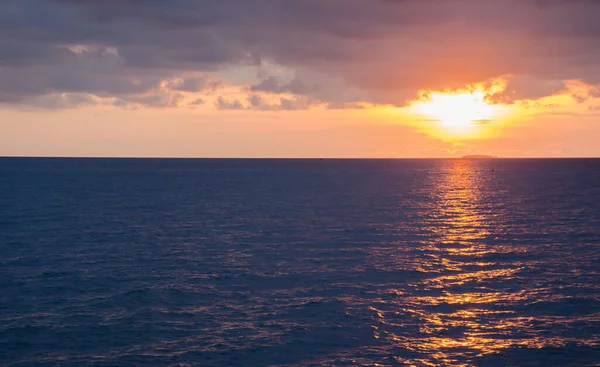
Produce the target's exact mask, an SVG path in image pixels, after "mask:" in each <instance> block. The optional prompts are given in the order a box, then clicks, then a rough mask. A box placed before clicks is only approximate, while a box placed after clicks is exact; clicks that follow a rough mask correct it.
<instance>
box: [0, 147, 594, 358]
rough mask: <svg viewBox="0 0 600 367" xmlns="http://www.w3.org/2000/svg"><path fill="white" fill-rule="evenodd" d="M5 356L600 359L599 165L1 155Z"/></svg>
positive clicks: (0, 350) (1, 344) (0, 343)
mask: <svg viewBox="0 0 600 367" xmlns="http://www.w3.org/2000/svg"><path fill="white" fill-rule="evenodd" d="M0 365H2V366H11V367H12V366H600V160H596V159H517V160H511V159H489V160H476V159H439V160H435V159H434V160H426V159H423V160H402V159H399V160H334V159H332V160H329V159H325V160H253V159H248V160H243V159H240V160H235V159H233V160H229V159H51V158H47V159H43V158H2V159H0Z"/></svg>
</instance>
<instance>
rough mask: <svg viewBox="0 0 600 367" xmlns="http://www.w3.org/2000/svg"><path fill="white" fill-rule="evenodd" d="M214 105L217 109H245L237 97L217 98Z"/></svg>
mask: <svg viewBox="0 0 600 367" xmlns="http://www.w3.org/2000/svg"><path fill="white" fill-rule="evenodd" d="M215 106H216V107H217V109H219V110H245V109H246V107H244V105H242V102H240V101H239V100H237V99H233V100H228V99H225V98H223V97H219V98H217V101H216V102H215Z"/></svg>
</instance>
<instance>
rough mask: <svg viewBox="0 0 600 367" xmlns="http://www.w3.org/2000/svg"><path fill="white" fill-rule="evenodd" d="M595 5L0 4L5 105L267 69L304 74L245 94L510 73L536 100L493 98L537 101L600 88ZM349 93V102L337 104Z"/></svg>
mask: <svg viewBox="0 0 600 367" xmlns="http://www.w3.org/2000/svg"><path fill="white" fill-rule="evenodd" d="M599 3H600V2H598V1H584V0H579V1H577V0H576V1H572V0H569V1H567V0H563V1H559V0H555V1H552V0H549V1H535V0H531V1H527V0H489V1H479V0H449V1H417V0H387V1H383V0H380V1H374V0H328V1H322V0H302V1H296V0H253V1H247V0H221V1H201V0H197V1H194V0H3V2H2V11H0V101H4V102H10V103H20V102H22V101H25V100H28V99H32V98H35V97H38V96H43V95H50V94H57V93H58V94H60V93H78V94H90V95H94V96H100V97H113V98H120V99H124V100H132V99H135V98H138V99H139V100H140V101H142V102H143V101H144V98H146V99H148V98H150V97H148V96H147V95H148V93H150V92H151V91H157V90H161V89H160V88H159V86H160V85H162V84H161V83H164V82H165V81H172V84H170V85H169V88H171V91H172V92H173V93H176V92H198V91H203V90H211V89H215V88H217V87H218V82H216V81H214V80H213V79H211V78H209V77H207V76H206V77H205V76H202V77H197V76H195V77H189V79H186V78H185V77H186V76H187V75H191V74H195V75H197V74H198V73H203V75H207V74H210V73H212V72H217V71H223V70H227V69H228V68H231V67H235V66H238V65H256V66H257V67H259V65H260V64H261V62H262V61H264V60H270V61H271V62H273V63H275V64H278V65H283V66H285V67H287V68H290V69H292V70H296V71H297V73H296V75H295V77H294V78H292V79H282V78H278V77H277V76H272V75H271V76H266V77H264V78H261V79H260V81H259V82H258V83H256V84H254V85H252V86H249V87H248V88H249V90H250V92H264V93H272V94H294V95H297V96H305V97H311V98H314V99H316V100H320V101H323V102H325V103H331V105H332V106H344V105H345V104H348V105H352V104H353V103H354V104H355V103H358V102H360V101H361V100H363V101H367V102H375V103H396V104H403V103H404V96H406V95H410V94H411V93H413V94H414V92H415V91H416V90H417V89H421V88H432V89H440V88H445V87H460V86H464V84H465V83H470V82H479V81H483V80H487V79H489V78H493V77H498V76H500V75H505V74H510V75H515V76H518V77H522V78H531V79H535V80H536V81H539V83H538V86H540V85H541V86H542V87H539V88H534V89H535V90H531V87H530V86H528V85H527V86H525V85H517V84H515V88H514V89H513V92H511V93H512V94H510V95H504V96H498V98H507V99H511V100H515V99H518V98H521V96H523V98H524V97H526V96H532V95H536V96H537V95H538V92H540V91H542V90H546V89H544V88H545V87H544V85H545V83H560V82H561V81H562V80H566V79H580V80H583V81H585V82H588V83H593V84H597V83H600V62H599V60H600V22H598V21H597V14H598V13H599V11H600V5H599ZM74 46H77V47H79V48H77V47H74ZM82 46H85V47H82ZM311 75H312V76H313V78H311V77H310V76H311ZM315 75H321V76H323V77H322V78H314V76H315ZM173 80H180V81H179V82H174V81H173ZM181 80H183V81H181ZM330 82H332V83H333V84H332V85H330V84H329V83H330ZM215 83H216V84H215ZM333 85H335V87H334V86H333ZM163 87H164V86H163ZM163 87H161V88H163ZM527 88H529V90H525V89H527ZM345 89H352V90H353V93H352V96H344V97H343V98H338V97H336V96H337V95H339V94H340V93H342V92H343V91H344V90H345ZM355 91H358V92H355ZM548 92H549V93H551V92H552V88H550V89H549V90H548ZM159 94H160V93H159ZM175 95H177V94H172V96H175ZM140 96H142V97H140ZM161 96H162V97H161ZM124 97H125V98H124ZM152 98H155V99H157V100H161V101H165V100H168V101H172V100H173V98H175V97H172V98H171V97H169V98H171V99H169V98H166V97H165V94H164V93H163V94H160V95H155V96H154V97H152ZM165 98H166V99H165ZM285 98H288V97H285ZM175 99H176V98H175ZM147 102H148V103H142V104H143V105H154V102H153V101H149V100H147ZM166 104H167V105H169V103H166ZM224 106H225V107H226V106H227V104H225V105H224ZM280 106H281V108H282V109H285V107H286V106H295V104H294V103H288V102H285V103H281V104H280Z"/></svg>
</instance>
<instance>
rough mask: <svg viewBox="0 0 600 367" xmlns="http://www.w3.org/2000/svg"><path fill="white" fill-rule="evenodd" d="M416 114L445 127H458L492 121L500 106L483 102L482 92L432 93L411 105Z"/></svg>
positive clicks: (483, 94) (483, 95)
mask: <svg viewBox="0 0 600 367" xmlns="http://www.w3.org/2000/svg"><path fill="white" fill-rule="evenodd" d="M413 109H414V111H415V112H416V113H419V114H422V115H425V116H429V117H431V118H432V119H434V120H437V121H440V122H441V123H442V124H443V125H444V126H447V127H460V126H466V125H471V124H482V123H488V122H490V121H492V120H493V119H494V118H495V117H496V115H497V114H498V112H499V110H500V109H501V106H498V105H492V104H489V103H487V102H486V101H485V93H484V92H482V91H474V92H459V93H440V92H434V93H431V94H429V95H428V96H427V100H421V101H418V102H416V103H415V104H414V105H413Z"/></svg>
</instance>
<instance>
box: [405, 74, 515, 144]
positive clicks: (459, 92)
mask: <svg viewBox="0 0 600 367" xmlns="http://www.w3.org/2000/svg"><path fill="white" fill-rule="evenodd" d="M505 88H506V83H505V82H504V81H503V80H502V79H499V80H496V81H494V82H493V83H491V85H488V86H486V85H484V84H473V85H469V86H466V87H465V88H463V89H456V90H450V89H448V90H444V91H421V93H420V95H419V98H417V99H416V100H414V101H412V102H410V103H409V104H408V106H407V107H405V108H402V109H401V110H400V113H401V114H403V115H406V118H407V119H409V120H412V121H414V123H415V124H416V126H417V127H418V128H419V129H420V130H422V131H424V132H425V133H427V134H428V135H431V136H433V137H436V138H439V139H442V140H450V141H452V140H471V139H478V138H489V137H491V136H493V135H494V134H497V132H498V129H499V128H500V127H501V125H502V124H506V123H508V122H509V120H510V118H511V117H512V116H514V115H515V114H516V112H517V110H518V108H517V106H514V105H512V106H509V105H505V104H502V103H497V102H493V101H491V98H490V96H491V95H493V94H494V93H499V92H502V91H503V90H504V89H505Z"/></svg>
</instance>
